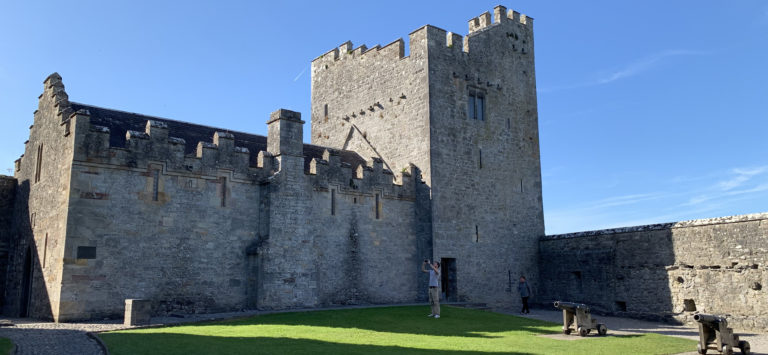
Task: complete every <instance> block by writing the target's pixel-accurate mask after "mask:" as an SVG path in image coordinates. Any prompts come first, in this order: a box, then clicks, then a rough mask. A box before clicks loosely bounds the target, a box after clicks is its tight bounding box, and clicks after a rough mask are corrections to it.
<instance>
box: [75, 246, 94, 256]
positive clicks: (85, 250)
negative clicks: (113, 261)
mask: <svg viewBox="0 0 768 355" xmlns="http://www.w3.org/2000/svg"><path fill="white" fill-rule="evenodd" d="M77 258H78V259H96V247H77Z"/></svg>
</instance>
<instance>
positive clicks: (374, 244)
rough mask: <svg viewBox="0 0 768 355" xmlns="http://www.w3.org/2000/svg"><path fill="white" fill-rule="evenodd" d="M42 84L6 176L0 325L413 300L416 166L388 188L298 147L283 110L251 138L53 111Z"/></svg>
mask: <svg viewBox="0 0 768 355" xmlns="http://www.w3.org/2000/svg"><path fill="white" fill-rule="evenodd" d="M45 84H46V90H45V92H44V93H43V95H41V104H40V108H39V109H38V111H37V112H36V116H35V117H36V119H35V125H34V126H33V128H32V133H31V135H30V142H29V143H28V151H29V150H31V151H32V153H26V154H25V157H22V158H21V159H20V160H19V161H18V162H17V167H18V170H17V174H16V178H17V179H18V180H19V181H21V184H20V186H19V187H18V188H17V192H18V194H19V195H20V196H21V198H19V199H17V200H16V204H15V206H16V207H15V208H14V218H15V223H14V229H13V234H14V235H15V238H14V243H15V245H14V246H13V247H12V250H14V251H15V253H14V254H12V255H11V258H10V263H11V267H10V268H9V273H8V275H10V280H9V283H8V287H7V292H6V301H7V304H6V306H7V307H6V311H7V313H9V314H16V315H19V314H22V315H28V316H33V317H39V318H52V319H54V320H57V321H68V320H76V319H87V318H94V317H105V316H106V317H110V316H115V317H116V316H120V315H122V313H123V306H124V302H125V299H134V298H136V299H150V300H152V301H153V309H154V312H155V313H170V312H212V311H219V310H232V309H244V308H261V309H272V308H291V307H315V306H323V305H334V304H349V303H391V302H395V303H396V302H413V301H415V300H418V299H419V298H420V292H419V290H421V289H422V287H421V286H423V285H420V284H419V282H420V280H419V279H418V277H419V275H418V274H417V273H416V272H413V269H414V268H415V267H416V266H417V265H418V264H419V260H420V258H421V257H422V253H423V252H424V251H423V250H421V249H419V248H422V246H423V245H424V244H425V240H427V239H428V238H429V236H428V235H423V234H418V229H419V228H420V227H419V223H420V222H419V221H418V220H417V215H418V214H417V212H416V210H417V206H420V205H424V203H423V202H422V203H417V194H420V195H421V196H428V194H424V193H418V192H417V191H418V190H421V189H425V188H426V185H424V184H423V183H421V182H418V181H416V180H415V179H414V178H413V177H412V176H414V175H417V174H418V170H415V168H413V167H406V169H405V170H404V171H401V172H399V173H398V174H397V180H398V182H399V183H398V184H397V185H395V184H394V183H393V180H394V177H395V174H394V173H393V172H392V171H390V170H388V169H384V168H383V167H382V164H381V161H380V160H378V159H370V160H369V161H367V162H366V160H364V159H362V158H361V157H360V156H359V155H357V154H356V153H354V152H351V151H337V150H333V149H325V148H322V147H317V146H312V145H305V144H303V143H302V142H301V138H302V134H301V132H302V126H303V121H301V120H300V115H299V114H298V113H295V112H291V111H287V110H279V111H276V112H275V113H274V114H273V116H272V117H271V118H270V120H269V137H260V136H253V135H248V134H244V133H243V134H241V133H238V132H234V133H232V132H227V131H224V130H219V129H215V128H211V127H205V126H196V125H191V124H187V123H183V122H178V121H172V120H167V119H162V118H157V117H149V116H142V115H137V114H130V113H126V112H121V111H115V110H108V109H103V108H99V107H95V106H89V105H83V104H79V103H72V102H69V101H68V100H66V101H64V100H63V99H61V97H64V95H66V93H65V92H64V89H63V84H62V83H61V78H60V77H59V76H58V75H57V74H53V75H51V76H50V77H49V78H48V79H47V80H46V82H45ZM57 95H59V97H58V101H55V100H57ZM54 101H55V103H54ZM67 113H68V114H67ZM174 129H179V131H177V132H174ZM177 133H178V134H177ZM177 135H178V136H177ZM182 137H185V138H182ZM200 137H207V140H205V141H198V142H194V143H192V141H191V140H192V139H196V138H200ZM188 140H189V143H188ZM40 144H42V145H43V146H44V148H43V154H44V155H43V158H42V164H41V165H40V164H38V160H37V159H36V157H37V147H38V146H39V145H40ZM29 147H34V149H30V148H29ZM46 149H50V153H48V154H50V156H48V155H45V153H47V152H48V151H47V150H46ZM252 150H253V151H254V153H251V151H252ZM256 152H258V153H256ZM29 156H31V157H32V158H26V157H29ZM67 161H68V162H67ZM353 164H354V166H353ZM39 166H41V168H40V167H39ZM41 169H42V175H41V177H40V178H39V181H37V177H38V176H39V175H40V174H39V171H41ZM51 186H53V187H55V188H51ZM332 196H333V197H332ZM52 199H54V200H52ZM376 202H378V206H377V205H375V203H376ZM57 211H60V212H57ZM54 212H57V213H58V214H53V213H54ZM422 229H423V227H422ZM390 263H391V265H389V264H390ZM381 265H388V267H387V268H384V269H382V268H381V267H380V266H381ZM353 269H354V270H358V271H357V272H355V273H350V274H349V275H347V274H345V273H343V272H342V271H343V270H353ZM382 270H383V272H382Z"/></svg>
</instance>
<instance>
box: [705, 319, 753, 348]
mask: <svg viewBox="0 0 768 355" xmlns="http://www.w3.org/2000/svg"><path fill="white" fill-rule="evenodd" d="M693 320H695V321H696V322H698V323H699V344H698V345H696V350H697V351H698V352H699V354H706V353H707V350H715V351H718V352H720V353H721V354H726V355H732V354H733V348H739V350H741V353H742V354H745V355H749V353H750V347H749V343H748V342H746V341H744V340H741V341H740V340H739V336H738V335H735V334H733V329H732V328H728V320H727V319H726V318H725V317H722V316H716V315H712V314H704V313H697V314H694V315H693Z"/></svg>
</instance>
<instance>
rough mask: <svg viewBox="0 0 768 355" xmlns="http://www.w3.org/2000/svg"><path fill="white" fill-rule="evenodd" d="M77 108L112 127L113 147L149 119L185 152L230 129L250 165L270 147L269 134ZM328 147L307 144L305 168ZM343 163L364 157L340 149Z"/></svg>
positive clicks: (78, 105) (75, 106) (141, 129)
mask: <svg viewBox="0 0 768 355" xmlns="http://www.w3.org/2000/svg"><path fill="white" fill-rule="evenodd" d="M71 105H72V109H73V110H74V111H77V110H80V109H86V110H88V111H89V112H90V113H91V124H94V125H98V126H104V127H107V128H109V145H110V146H111V147H123V148H124V147H125V133H126V132H127V131H129V130H132V131H139V132H144V129H145V127H146V124H147V120H153V121H159V122H163V123H165V124H166V125H167V126H168V136H170V137H176V138H182V139H184V141H185V142H186V147H185V148H184V152H185V154H187V155H194V154H195V151H196V149H197V142H212V141H213V134H214V133H215V132H217V131H218V132H228V133H231V134H233V135H234V136H235V146H236V147H244V148H248V150H249V151H250V152H251V157H250V163H251V166H256V161H257V159H258V153H259V151H260V150H267V137H264V136H260V135H256V134H250V133H244V132H237V131H232V130H228V129H224V128H216V127H209V126H204V125H198V124H194V123H189V122H182V121H176V120H171V119H167V118H161V117H154V116H147V115H142V114H138V113H132V112H125V111H119V110H112V109H107V108H103V107H98V106H91V105H85V104H81V103H76V102H72V103H71ZM325 149H328V148H326V147H322V146H317V145H312V144H304V171H309V163H310V162H311V161H312V158H317V159H318V160H320V159H322V158H323V151H324V150H325ZM337 151H338V152H339V155H340V157H341V161H342V163H348V164H350V165H351V166H352V167H356V166H357V165H361V164H362V165H365V159H363V157H361V156H360V155H359V154H357V153H356V152H353V151H350V150H338V149H337Z"/></svg>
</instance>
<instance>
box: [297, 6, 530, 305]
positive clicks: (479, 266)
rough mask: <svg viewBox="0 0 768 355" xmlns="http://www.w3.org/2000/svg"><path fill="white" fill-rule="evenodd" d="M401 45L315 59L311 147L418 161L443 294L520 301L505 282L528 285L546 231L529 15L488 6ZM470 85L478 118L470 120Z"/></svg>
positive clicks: (345, 48) (391, 161)
mask: <svg viewBox="0 0 768 355" xmlns="http://www.w3.org/2000/svg"><path fill="white" fill-rule="evenodd" d="M408 46H409V52H410V54H409V56H405V55H404V52H405V51H404V48H405V43H404V42H403V41H402V40H396V41H394V42H392V43H390V44H388V45H386V46H384V47H381V46H378V45H377V46H375V47H372V48H367V47H366V46H365V45H361V46H360V47H357V48H354V47H353V46H352V43H350V42H347V43H344V44H342V45H341V46H340V47H339V48H335V49H333V50H331V51H329V52H327V53H326V54H324V55H322V56H320V57H318V58H316V59H315V60H314V61H313V62H312V135H311V137H312V142H313V143H315V144H322V145H328V146H331V147H335V148H339V149H353V150H356V151H358V152H366V155H371V156H376V157H379V158H381V159H382V160H383V162H384V164H385V166H390V167H393V168H395V167H397V168H399V167H401V166H404V165H406V164H408V163H412V164H415V165H416V166H418V167H419V168H421V169H422V176H423V178H424V180H425V181H426V183H427V184H428V185H429V186H430V187H431V201H430V202H431V206H430V213H431V220H432V224H431V226H430V227H431V231H430V233H431V235H432V240H431V241H432V243H433V248H434V256H435V258H436V259H437V260H443V261H446V262H447V265H446V270H444V271H445V272H444V274H445V275H447V276H448V275H455V279H452V280H445V281H447V282H446V283H445V286H450V289H451V290H446V291H447V294H446V296H448V299H449V300H467V301H483V302H488V303H492V304H498V305H502V304H509V303H511V302H517V300H516V299H517V297H514V294H512V289H513V287H512V281H514V280H516V279H517V277H518V276H519V275H521V274H525V275H527V276H528V277H529V278H530V279H532V280H534V281H533V282H534V283H535V280H536V279H537V261H536V255H537V247H536V245H537V244H536V243H537V239H538V237H539V236H541V235H543V233H544V226H543V215H542V207H541V206H542V203H541V176H540V170H541V169H540V164H539V145H538V126H537V121H538V113H537V110H536V84H535V74H534V73H535V65H534V55H533V19H532V18H530V17H527V16H525V15H521V14H519V13H517V12H515V11H511V10H510V11H507V9H506V8H504V7H503V6H497V7H496V8H494V11H493V15H491V14H490V13H488V12H486V13H484V14H482V15H480V16H479V17H476V18H473V19H471V20H470V21H469V34H468V35H467V36H466V37H464V38H462V36H460V35H458V34H454V33H450V32H446V31H445V30H442V29H440V28H437V27H434V26H429V25H427V26H424V27H422V28H419V29H417V30H416V31H414V32H412V33H411V34H410V35H409V43H408ZM471 92H477V93H481V94H482V95H483V97H484V98H485V103H486V105H485V106H484V110H485V115H484V117H483V118H482V119H474V118H472V117H468V98H469V95H470V93H471ZM454 288H455V289H454ZM451 291H453V292H451Z"/></svg>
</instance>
